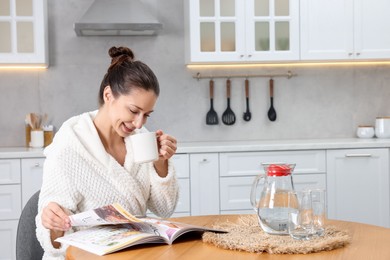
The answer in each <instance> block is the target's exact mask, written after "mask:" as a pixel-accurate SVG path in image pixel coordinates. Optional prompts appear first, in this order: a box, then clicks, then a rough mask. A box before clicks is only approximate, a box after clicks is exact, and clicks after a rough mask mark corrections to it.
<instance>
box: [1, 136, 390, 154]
mask: <svg viewBox="0 0 390 260" xmlns="http://www.w3.org/2000/svg"><path fill="white" fill-rule="evenodd" d="M358 148H390V138H389V139H378V138H370V139H359V138H340V139H297V140H263V141H230V142H228V141H221V142H182V143H180V142H179V143H178V148H177V151H176V152H177V153H212V152H251V151H283V150H312V149H318V150H321V149H358ZM36 157H44V156H43V149H42V148H26V147H0V159H5V158H36Z"/></svg>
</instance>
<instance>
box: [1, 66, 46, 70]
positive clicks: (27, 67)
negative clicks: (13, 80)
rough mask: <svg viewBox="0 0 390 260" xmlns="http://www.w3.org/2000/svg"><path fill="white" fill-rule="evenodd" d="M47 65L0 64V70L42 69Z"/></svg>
mask: <svg viewBox="0 0 390 260" xmlns="http://www.w3.org/2000/svg"><path fill="white" fill-rule="evenodd" d="M47 68H48V67H47V66H45V65H35V66H34V65H32V66H28V65H26V66H23V65H4V66H2V65H0V70H24V69H29V70H30V69H31V70H33V69H39V70H43V69H47Z"/></svg>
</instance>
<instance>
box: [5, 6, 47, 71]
mask: <svg viewBox="0 0 390 260" xmlns="http://www.w3.org/2000/svg"><path fill="white" fill-rule="evenodd" d="M0 35H1V41H0V66H2V65H11V66H12V65H29V66H31V65H39V66H47V63H48V61H47V59H48V57H47V2H46V1H45V0H0Z"/></svg>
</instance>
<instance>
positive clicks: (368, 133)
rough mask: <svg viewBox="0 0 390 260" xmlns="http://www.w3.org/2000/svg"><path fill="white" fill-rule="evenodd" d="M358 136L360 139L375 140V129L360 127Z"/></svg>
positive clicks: (365, 126) (357, 131) (367, 126)
mask: <svg viewBox="0 0 390 260" xmlns="http://www.w3.org/2000/svg"><path fill="white" fill-rule="evenodd" d="M356 135H357V137H359V138H373V137H374V135H375V130H374V127H373V126H371V125H360V126H358V128H357V130H356Z"/></svg>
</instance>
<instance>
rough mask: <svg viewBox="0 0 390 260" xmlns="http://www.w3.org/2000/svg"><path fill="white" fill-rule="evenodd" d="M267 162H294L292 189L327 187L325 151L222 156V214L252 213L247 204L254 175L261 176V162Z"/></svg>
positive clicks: (249, 205)
mask: <svg viewBox="0 0 390 260" xmlns="http://www.w3.org/2000/svg"><path fill="white" fill-rule="evenodd" d="M270 162H286V163H296V168H295V170H294V173H293V183H294V187H295V189H303V188H324V189H325V188H326V169H325V164H326V159H325V151H324V150H309V151H281V152H239V153H221V154H220V208H221V214H246V213H253V212H254V211H253V209H252V206H251V203H250V192H251V188H252V182H253V181H254V178H255V176H256V175H258V174H260V173H262V174H263V173H264V169H263V168H262V166H261V163H270Z"/></svg>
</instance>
